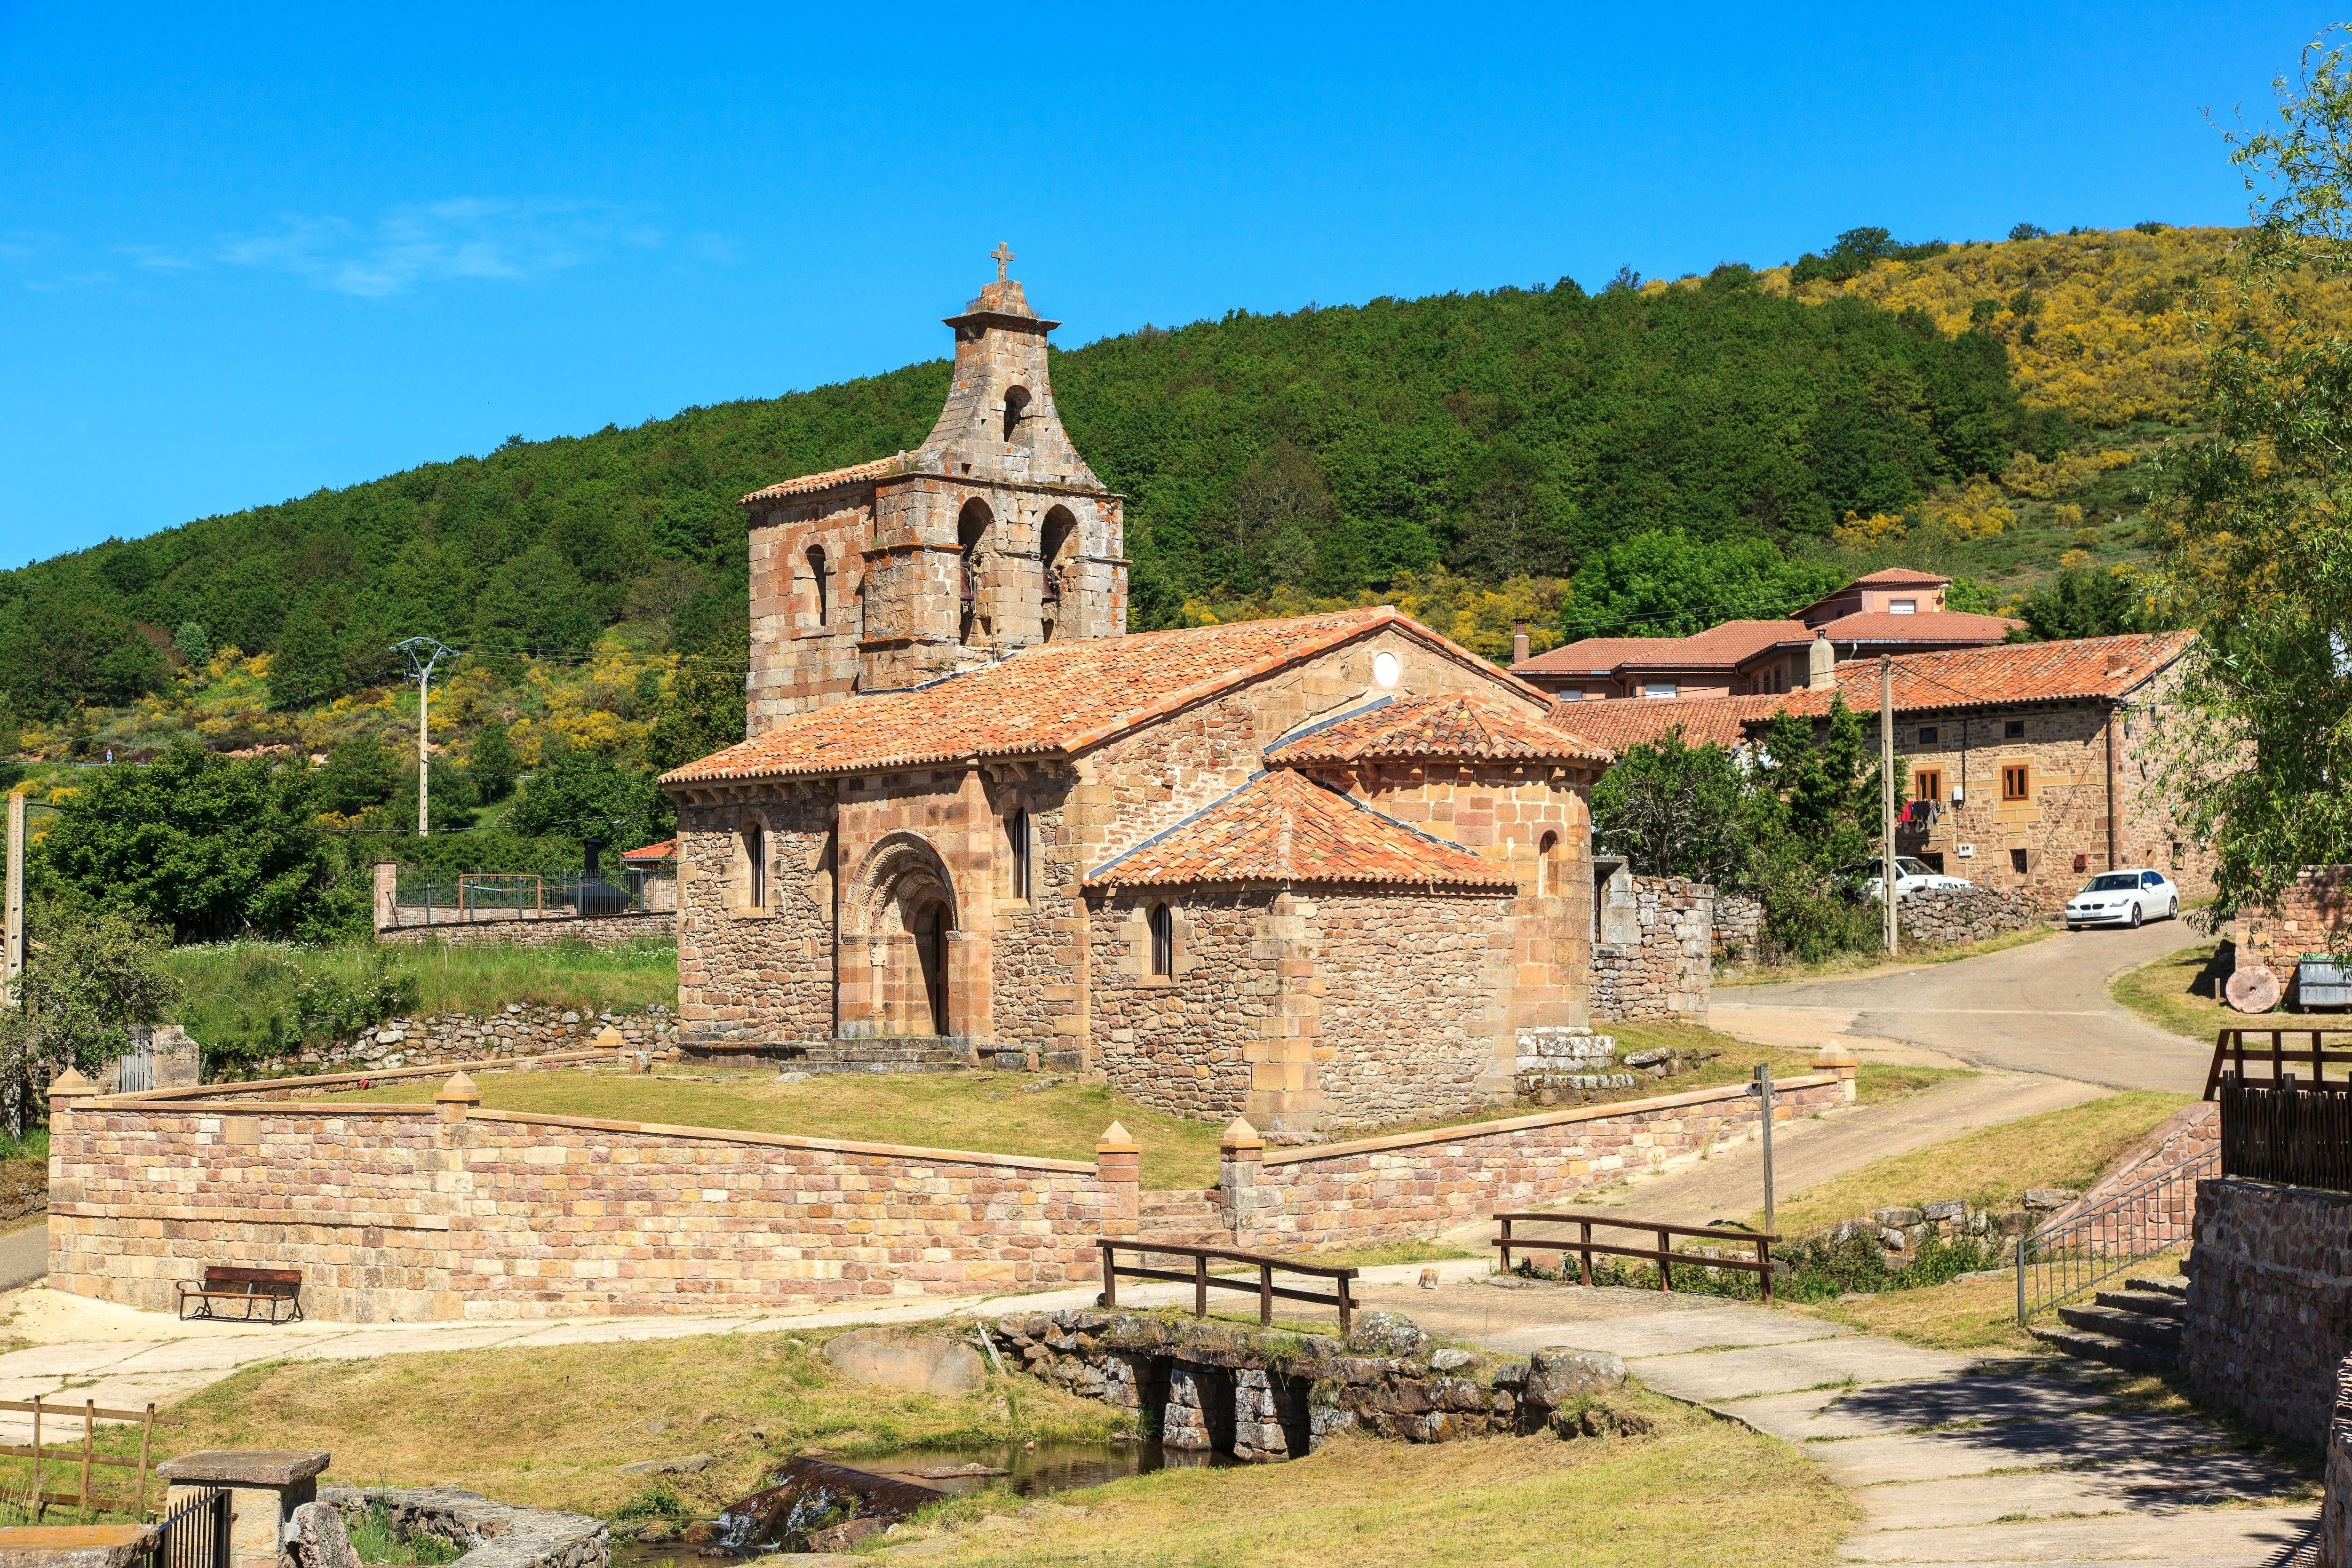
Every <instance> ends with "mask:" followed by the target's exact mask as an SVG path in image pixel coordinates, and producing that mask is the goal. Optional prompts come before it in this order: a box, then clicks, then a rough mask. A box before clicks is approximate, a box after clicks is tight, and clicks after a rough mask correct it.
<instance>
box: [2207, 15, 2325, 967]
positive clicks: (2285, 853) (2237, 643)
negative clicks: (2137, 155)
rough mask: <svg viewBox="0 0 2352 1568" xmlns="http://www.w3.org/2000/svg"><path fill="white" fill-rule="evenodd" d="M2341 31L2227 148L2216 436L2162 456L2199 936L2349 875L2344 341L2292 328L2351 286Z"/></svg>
mask: <svg viewBox="0 0 2352 1568" xmlns="http://www.w3.org/2000/svg"><path fill="white" fill-rule="evenodd" d="M2341 37H2352V34H2347V31H2346V29H2345V28H2343V27H2342V26H2338V27H2332V28H2330V29H2328V30H2327V31H2326V32H2323V33H2322V34H2321V35H2320V36H2319V37H2317V38H2315V39H2314V40H2313V41H2312V43H2311V44H2310V45H2309V46H2308V47H2305V50H2304V55H2303V62H2302V75H2301V79H2300V80H2299V81H2295V82H2289V81H2287V80H2286V79H2284V78H2282V79H2280V80H2279V81H2278V82H2277V83H2276V84H2275V86H2276V91H2277V96H2278V100H2279V103H2278V121H2277V124H2276V126H2275V127H2273V129H2270V130H2266V131H2262V132H2253V133H2245V132H2235V133H2231V135H2230V137H2229V140H2230V142H2231V148H2232V151H2231V162H2232V163H2236V164H2237V165H2238V166H2239V167H2240V168H2241V169H2242V170H2244V171H2246V174H2247V186H2248V188H2249V189H2250V190H2251V189H2254V188H2255V187H2256V185H2257V184H2258V183H2260V184H2263V185H2266V186H2268V187H2269V189H2270V191H2271V192H2272V193H2273V194H2271V195H2268V196H2267V197H2266V198H2263V199H2258V200H2257V202H2256V204H2255V206H2254V212H2253V216H2254V217H2255V220H2256V227H2255V230H2254V234H2253V237H2252V243H2250V244H2248V245H2247V246H2245V247H2244V252H2245V259H2244V262H2243V264H2242V271H2241V274H2240V276H2239V279H2238V288H2237V290H2236V293H2237V299H2236V300H2235V301H2234V304H2235V306H2236V309H2234V310H2225V309H2223V308H2222V307H2221V305H2220V304H2217V303H2215V302H2212V301H2200V304H2199V305H2198V306H2197V307H2196V308H2195V310H2194V311H2193V315H2194V319H2195V321H2196V325H2197V328H2198V330H2199V331H2200V335H2201V336H2202V337H2203V338H2204V339H2205V341H2206V342H2207V344H2208V353H2207V358H2206V363H2205V384H2204V397H2203V402H2204V413H2205V416H2206V418H2207V420H2208V421H2209V423H2210V434H2209V435H2207V436H2205V437H2202V438H2200V439H2198V440H2194V441H2188V442H2182V443H2179V444H2177V445H2176V447H2174V448H2173V449H2172V451H2171V452H2170V453H2169V454H2168V461H2167V465H2166V469H2165V471H2166V473H2167V475H2168V478H2169V479H2171V481H2172V482H2173V484H2174V486H2175V487H2176V491H2177V494H2178V496H2179V500H2180V501H2181V503H2182V510H2181V516H2180V521H2179V529H2178V531H2177V534H2176V537H2175V539H2174V541H2173V543H2172V548H2171V550H2170V551H2169V552H2168V562H2167V565H2168V574H2169V577H2170V580H2171V584H2172V586H2173V587H2174V588H2175V590H2176V591H2177V592H2179V595H2180V596H2181V597H2182V599H2183V600H2184V601H2186V602H2187V603H2188V604H2189V605H2190V606H2191V607H2192V608H2193V610H2194V613H2195V615H2196V619H2197V624H2198V626H2199V629H2200V631H2201V632H2202V634H2203V636H2202V637H2201V639H2200V646H2199V647H2198V649H2197V650H2196V651H2195V652H2194V653H2193V654H2192V656H2191V658H2189V661H2188V674H2187V676H2186V678H2185V679H2184V681H2183V684H2182V688H2181V703H2180V714H2181V718H2180V721H2179V722H2177V723H2175V724H2174V725H2172V726H2171V729H2170V733H2169V734H2168V737H2167V739H2168V741H2169V742H2170V746H2169V748H2168V750H2169V752H2170V759H2169V762H2168V767H2167V771H2166V773H2165V780H2166V784H2167V785H2168V789H2169V792H2170V793H2171V795H2172V796H2173V798H2174V800H2175V801H2176V803H2177V805H2178V807H2179V816H2180V818H2181V821H2182V823H2183V826H2186V827H2187V828H2188V829H2189V831H2190V832H2191V833H2192V834H2193V835H2195V836H2196V837H2199V838H2200V839H2203V840H2205V841H2206V842H2208V843H2210V845H2211V847H2212V848H2213V850H2214V854H2215V860H2216V868H2215V873H2214V894H2215V897H2214V902H2213V904H2212V906H2211V907H2210V909H2209V910H2206V911H2205V918H2206V919H2207V920H2208V921H2225V920H2228V919H2230V918H2231V917H2232V916H2234V915H2235V914H2236V913H2237V912H2238V910H2241V909H2242V908H2247V907H2252V906H2260V905H2263V904H2266V903H2268V902H2270V901H2271V900H2273V899H2274V898H2275V897H2276V895H2277V894H2279V893H2280V892H2281V891H2283V890H2284V888H2285V887H2286V886H2287V885H2288V884H2289V883H2291V882H2292V881H2293V879H2294V876H2295V873H2296V871H2297V870H2298V869H2299V868H2302V867H2304V866H2307V865H2326V864H2336V863H2340V862H2343V861H2345V860H2347V859H2352V521H2347V520H2348V519H2352V337H2348V336H2347V333H2346V331H2344V329H2343V328H2342V327H2341V326H2340V325H2339V324H2337V323H2336V321H2333V320H2332V319H2330V318H2328V317H2327V316H2326V315H2324V314H2321V313H2319V312H2316V311H2315V310H2310V309H2307V308H2306V305H2305V297H2306V296H2307V295H2308V294H2309V293H2311V292H2313V291H2314V289H2313V285H2314V282H2315V281H2317V282H2319V283H2340V282H2341V281H2342V280H2343V279H2346V278H2347V277H2352V65H2348V64H2347V48H2346V47H2345V46H2344V44H2343V43H2342V42H2340V41H2338V40H2339V38H2341Z"/></svg>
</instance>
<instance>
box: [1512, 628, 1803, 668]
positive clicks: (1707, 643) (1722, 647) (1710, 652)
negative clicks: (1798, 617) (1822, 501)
mask: <svg viewBox="0 0 2352 1568" xmlns="http://www.w3.org/2000/svg"><path fill="white" fill-rule="evenodd" d="M1812 635H1813V634H1812V633H1811V630H1809V629H1808V628H1807V627H1806V626H1803V625H1802V624H1801V623H1800V622H1797V621H1791V620H1777V621H1726V622H1724V623H1723V624H1722V625H1721V626H1709V627H1708V628H1707V629H1706V630H1705V631H1703V632H1698V633H1696V634H1695V635H1693V636H1690V637H1587V638H1585V639H1584V640H1583V641H1582V642H1573V643H1570V644H1568V645H1567V646H1566V647H1556V648H1553V649H1552V650H1551V651H1550V652H1549V653H1544V654H1538V655H1537V656H1536V657H1535V658H1531V659H1528V661H1527V662H1526V663H1524V664H1515V665H1513V666H1511V673H1512V674H1514V675H1527V674H1530V673H1533V674H1536V675H1614V674H1616V673H1618V672H1619V671H1621V670H1629V669H1636V670H1638V669H1737V668H1739V667H1740V666H1741V665H1743V664H1746V663H1747V662H1748V660H1749V659H1752V658H1755V657H1756V656H1757V655H1759V654H1760V653H1763V652H1765V651H1766V650H1767V649H1769V648H1775V647H1804V645H1805V644H1806V643H1808V642H1810V641H1811V640H1812Z"/></svg>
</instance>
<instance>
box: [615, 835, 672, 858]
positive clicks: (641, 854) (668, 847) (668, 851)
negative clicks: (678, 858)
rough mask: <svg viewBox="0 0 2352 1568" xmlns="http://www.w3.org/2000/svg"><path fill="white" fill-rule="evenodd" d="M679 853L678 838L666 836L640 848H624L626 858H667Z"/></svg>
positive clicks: (623, 854) (623, 855)
mask: <svg viewBox="0 0 2352 1568" xmlns="http://www.w3.org/2000/svg"><path fill="white" fill-rule="evenodd" d="M676 854H677V839H675V838H665V839H663V840H662V841H661V842H660V843H658V844H648V845H646V846H645V847H643V848H639V849H624V850H622V851H621V858H622V859H624V860H667V859H669V858H671V857H673V856H675V855H676Z"/></svg>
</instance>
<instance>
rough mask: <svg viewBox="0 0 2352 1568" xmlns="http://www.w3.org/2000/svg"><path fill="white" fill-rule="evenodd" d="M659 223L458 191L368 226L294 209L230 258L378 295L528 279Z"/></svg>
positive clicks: (648, 243)
mask: <svg viewBox="0 0 2352 1568" xmlns="http://www.w3.org/2000/svg"><path fill="white" fill-rule="evenodd" d="M660 243H661V235H660V231H659V230H658V229H654V228H651V227H648V226H646V224H645V223H644V222H643V221H642V219H641V218H639V217H638V216H637V215H636V214H634V213H631V212H628V211H626V210H625V209H623V208H621V207H617V206H614V205H611V204H608V203H601V202H572V201H551V200H529V201H523V200H510V199H506V198H498V197H480V196H457V197H451V198H449V199H447V200H444V201H437V202H425V203H421V204H418V205H413V206H405V207H399V208H395V209H394V211H393V212H392V213H391V214H390V215H389V216H386V217H384V218H383V219H381V220H380V221H378V222H376V223H374V224H372V225H367V226H362V225H359V224H354V223H352V222H351V221H350V220H348V219H345V218H341V217H332V216H330V217H309V216H289V217H286V218H284V219H282V220H281V221H280V222H279V224H278V227H277V228H276V229H274V230H272V231H270V232H268V233H264V234H257V235H250V236H247V237H242V238H235V239H230V240H227V241H226V242H224V243H223V244H222V245H221V247H220V248H219V250H218V252H217V253H216V254H217V258H218V259H219V260H220V261H221V262H222V263H223V264H224V265H226V266H230V267H249V268H261V269H264V270H268V271H274V272H286V273H290V274H292V275H294V276H296V277H299V278H305V279H310V281H311V282H312V283H314V284H316V285H317V286H319V287H320V288H322V289H333V290H335V291H336V292H338V293H342V294H354V295H357V296H359V297H360V298H362V299H367V300H379V299H383V298H386V297H388V296H390V295H394V294H404V293H406V292H408V291H409V290H410V289H415V288H417V287H419V286H421V285H424V284H428V283H438V282H447V281H451V280H454V279H486V280H490V281H497V282H509V283H525V282H530V281H533V280H536V279H542V278H548V277H551V276H553V275H554V274H556V273H559V272H565V271H569V270H571V269H572V268H578V267H583V266H586V265H588V264H589V263H591V262H593V261H594V260H596V259H597V258H599V257H600V256H602V255H603V254H604V252H605V251H607V250H608V249H610V248H612V247H614V246H629V247H652V246H658V245H659V244H660Z"/></svg>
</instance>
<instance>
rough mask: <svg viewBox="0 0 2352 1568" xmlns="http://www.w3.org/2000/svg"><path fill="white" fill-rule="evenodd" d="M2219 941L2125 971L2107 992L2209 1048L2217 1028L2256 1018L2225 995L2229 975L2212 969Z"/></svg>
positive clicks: (2166, 1028)
mask: <svg viewBox="0 0 2352 1568" xmlns="http://www.w3.org/2000/svg"><path fill="white" fill-rule="evenodd" d="M2220 947H2221V943H2220V942H2200V943H2198V944H2197V945H2196V946H2195V947H2184V948H2182V949H2181V950H2180V951H2179V952H2168V953H2166V954H2165V955H2164V956H2163V957H2162V958H2159V959H2156V960H2154V961H2152V962H2150V963H2143V964H2141V965H2140V966H2139V967H2137V969H2126V970H2125V971H2124V972H2123V973H2120V974H2118V975H2116V977H2115V978H2114V979H2113V980H2110V981H2108V982H2107V994H2108V995H2110V996H2113V997H2114V998H2115V999H2116V1001H2117V1002H2120V1003H2122V1004H2123V1005H2125V1006H2126V1007H2128V1008H2130V1009H2131V1010H2132V1011H2133V1012H2135V1013H2137V1014H2138V1015H2139V1016H2141V1017H2142V1018H2145V1019H2146V1020H2147V1021H2148V1022H2149V1023H2151V1024H2153V1025H2155V1026H2157V1027H2158V1028H2159V1029H2162V1030H2164V1031H2165V1032H2166V1033H2168V1034H2174V1035H2179V1036H2180V1037H2183V1038H2184V1039H2190V1040H2195V1041H2198V1042H2199V1043H2200V1044H2202V1045H2208V1046H2210V1045H2211V1044H2212V1043H2213V1036H2214V1033H2215V1031H2217V1030H2220V1029H2225V1028H2228V1027H2230V1026H2232V1025H2239V1024H2245V1025H2251V1024H2252V1022H2253V1020H2252V1019H2250V1018H2248V1017H2247V1016H2245V1015H2244V1014H2242V1013H2238V1012H2233V1011H2232V1010H2231V1008H2230V1007H2229V1005H2227V1004H2225V1003H2224V1002H2222V1000H2221V994H2220V989H2221V983H2222V982H2224V981H2226V980H2227V979H2228V978H2229V976H2227V975H2225V974H2221V973H2218V972H2216V971H2215V969H2214V967H2213V958H2214V953H2215V952H2216V951H2217V950H2218V949H2219V948H2220Z"/></svg>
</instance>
